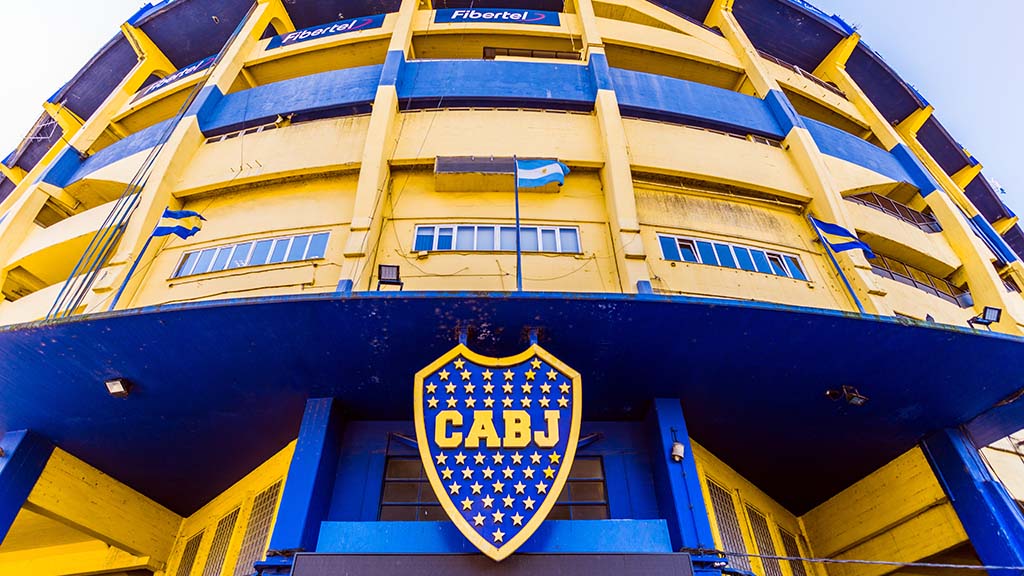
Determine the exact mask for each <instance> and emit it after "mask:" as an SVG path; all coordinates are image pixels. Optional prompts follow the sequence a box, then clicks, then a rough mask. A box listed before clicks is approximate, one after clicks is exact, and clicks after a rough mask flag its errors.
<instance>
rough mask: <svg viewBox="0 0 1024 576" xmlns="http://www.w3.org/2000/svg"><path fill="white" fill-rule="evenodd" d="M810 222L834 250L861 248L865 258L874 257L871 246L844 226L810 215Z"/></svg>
mask: <svg viewBox="0 0 1024 576" xmlns="http://www.w3.org/2000/svg"><path fill="white" fill-rule="evenodd" d="M810 219H811V223H812V224H814V227H815V228H817V229H818V234H819V235H820V236H821V239H822V240H824V241H825V244H828V247H829V248H831V249H832V250H833V251H834V252H843V251H846V250H863V251H864V256H865V257H867V258H874V257H875V253H874V252H872V251H871V246H868V245H867V244H865V243H864V242H862V241H861V239H860V238H857V235H856V234H854V233H853V232H850V231H849V230H847V229H846V228H843V227H842V226H840V225H838V224H832V223H829V222H822V221H821V220H818V219H817V218H815V217H813V216H811V217H810Z"/></svg>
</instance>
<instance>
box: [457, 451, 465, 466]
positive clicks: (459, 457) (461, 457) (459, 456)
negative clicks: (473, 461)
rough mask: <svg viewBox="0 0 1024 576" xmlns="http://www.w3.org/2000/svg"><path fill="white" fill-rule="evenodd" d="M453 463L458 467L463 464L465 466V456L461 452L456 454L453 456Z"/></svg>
mask: <svg viewBox="0 0 1024 576" xmlns="http://www.w3.org/2000/svg"><path fill="white" fill-rule="evenodd" d="M455 463H456V464H458V465H459V466H462V465H463V464H465V463H466V455H465V454H463V453H462V452H459V453H458V454H456V455H455Z"/></svg>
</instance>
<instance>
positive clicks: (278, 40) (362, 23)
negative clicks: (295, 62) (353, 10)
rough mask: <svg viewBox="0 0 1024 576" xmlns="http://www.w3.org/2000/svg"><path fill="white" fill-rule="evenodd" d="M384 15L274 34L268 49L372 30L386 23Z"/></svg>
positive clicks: (350, 19)
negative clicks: (278, 34)
mask: <svg viewBox="0 0 1024 576" xmlns="http://www.w3.org/2000/svg"><path fill="white" fill-rule="evenodd" d="M384 16H385V15H384V14H374V15H373V16H364V17H360V18H349V19H348V20H340V21H338V22H331V23H329V24H321V25H319V26H311V27H309V28H303V29H302V30H296V31H295V32H289V33H288V34H281V35H280V36H274V37H273V38H271V39H270V43H269V44H267V50H272V49H274V48H280V47H281V46H289V45H291V44H297V43H299V42H305V41H307V40H316V39H317V38H323V37H324V36H334V35H336V34H346V33H348V32H356V31H358V30H372V29H374V28H380V27H381V26H383V25H384Z"/></svg>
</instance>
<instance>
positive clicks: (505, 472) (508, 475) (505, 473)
mask: <svg viewBox="0 0 1024 576" xmlns="http://www.w3.org/2000/svg"><path fill="white" fill-rule="evenodd" d="M501 473H502V475H503V476H504V477H505V479H506V480H508V479H509V478H512V473H513V470H512V467H511V466H505V469H504V470H502V471H501Z"/></svg>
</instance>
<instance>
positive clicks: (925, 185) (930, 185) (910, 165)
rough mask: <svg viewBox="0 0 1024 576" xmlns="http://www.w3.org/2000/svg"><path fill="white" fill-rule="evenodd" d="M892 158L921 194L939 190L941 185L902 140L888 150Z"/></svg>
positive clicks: (925, 194)
mask: <svg viewBox="0 0 1024 576" xmlns="http://www.w3.org/2000/svg"><path fill="white" fill-rule="evenodd" d="M889 153H890V154H892V155H893V157H894V158H896V160H897V161H898V162H899V163H900V165H901V166H903V169H904V170H905V171H906V172H907V175H908V176H910V183H911V184H913V185H914V186H917V189H918V190H919V191H920V192H921V196H928V195H929V194H931V193H932V192H935V191H937V190H941V189H942V187H941V186H940V185H939V183H938V182H936V181H935V179H934V178H932V175H931V174H929V173H928V169H927V168H925V167H924V165H923V164H921V161H920V160H918V159H917V156H916V155H915V154H914V152H913V151H912V150H911V149H910V148H908V147H907V145H906V144H903V143H902V142H901V143H899V144H897V145H896V146H894V147H893V149H892V150H890V151H889Z"/></svg>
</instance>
